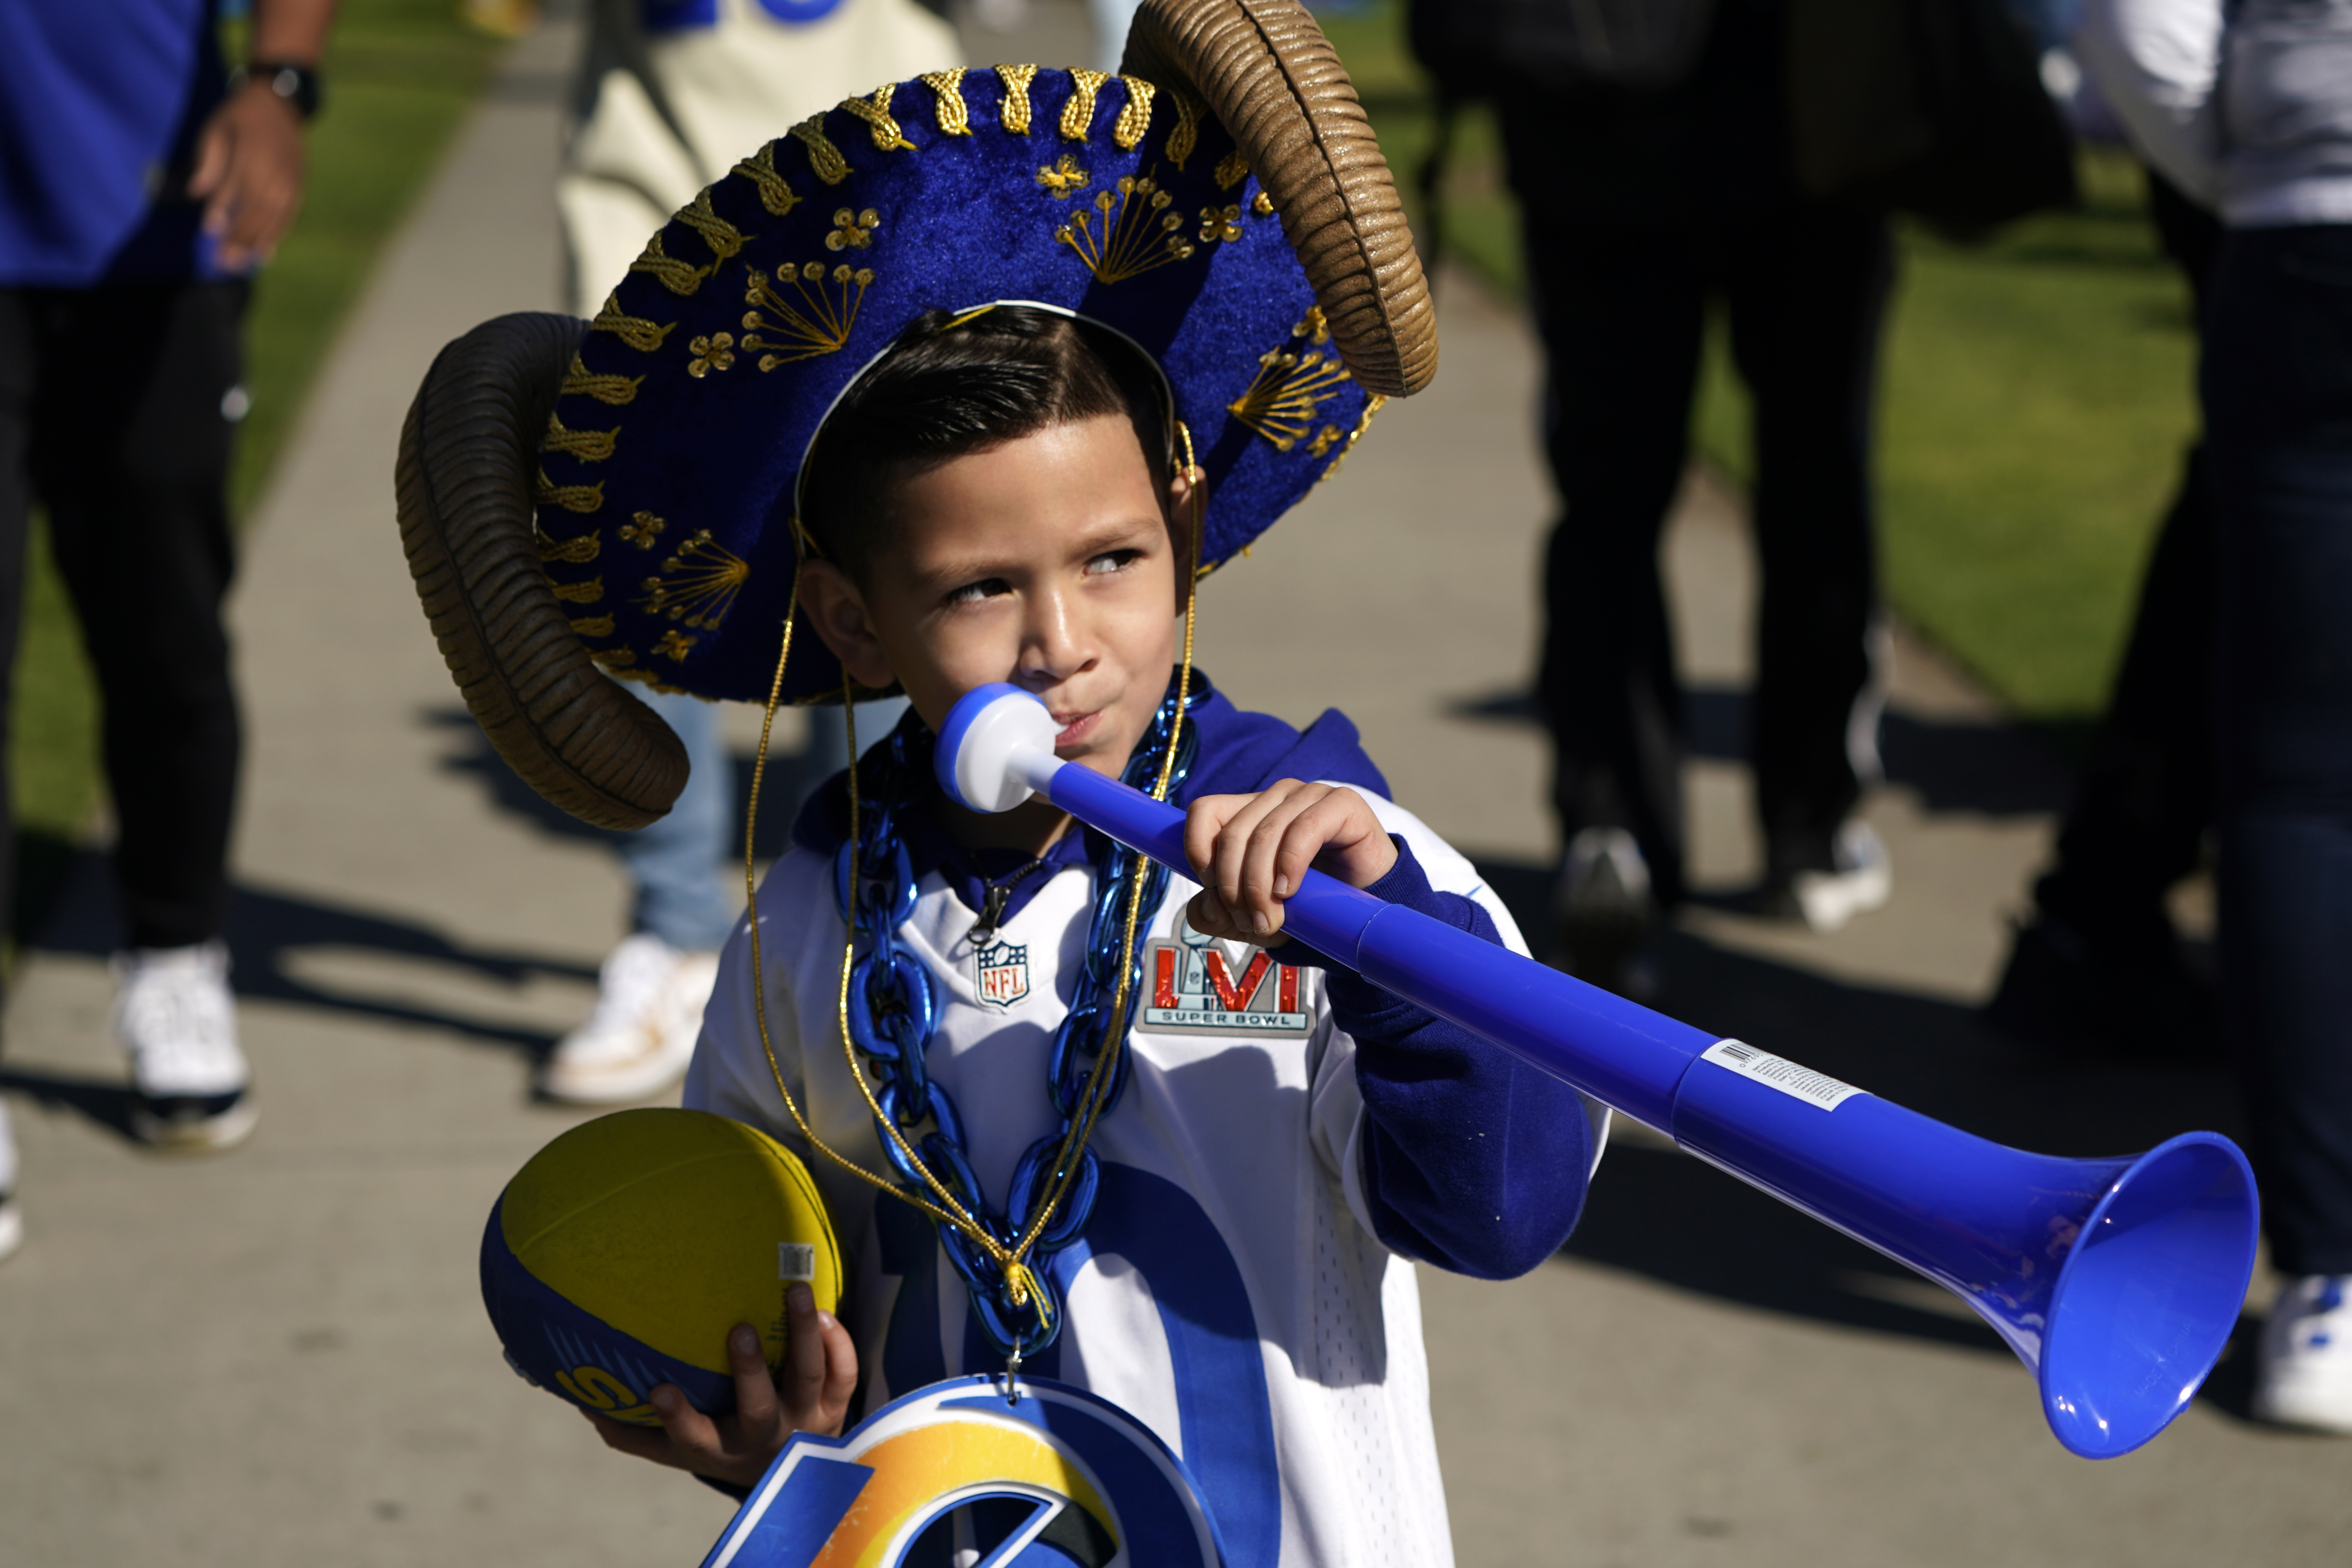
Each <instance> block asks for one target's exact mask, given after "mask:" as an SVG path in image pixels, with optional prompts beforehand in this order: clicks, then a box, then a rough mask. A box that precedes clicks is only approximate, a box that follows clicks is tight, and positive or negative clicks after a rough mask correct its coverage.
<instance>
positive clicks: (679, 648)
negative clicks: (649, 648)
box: [654, 626, 702, 664]
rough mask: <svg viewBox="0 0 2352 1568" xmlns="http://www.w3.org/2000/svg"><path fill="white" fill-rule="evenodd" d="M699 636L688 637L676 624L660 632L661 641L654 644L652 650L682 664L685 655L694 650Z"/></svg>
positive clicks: (684, 660)
mask: <svg viewBox="0 0 2352 1568" xmlns="http://www.w3.org/2000/svg"><path fill="white" fill-rule="evenodd" d="M701 640H702V639H700V638H699V637H688V635H687V634H686V633H684V632H682V631H679V630H678V629H677V627H676V626H672V627H670V628H669V630H667V631H666V632H664V633H662V635H661V641H659V642H657V643H656V644H654V652H655V653H656V654H658V655H659V656H661V657H662V658H667V659H668V660H670V661H671V662H673V663H676V664H684V663H685V662H686V656H687V655H688V654H689V653H691V652H693V651H694V645H695V644H696V643H698V642H699V641H701Z"/></svg>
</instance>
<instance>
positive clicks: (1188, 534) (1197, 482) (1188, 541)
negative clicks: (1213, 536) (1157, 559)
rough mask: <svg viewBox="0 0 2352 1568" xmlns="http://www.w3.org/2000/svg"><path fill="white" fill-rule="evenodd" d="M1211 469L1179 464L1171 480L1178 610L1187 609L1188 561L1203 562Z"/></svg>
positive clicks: (1171, 537) (1170, 528) (1170, 529)
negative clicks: (1202, 542)
mask: <svg viewBox="0 0 2352 1568" xmlns="http://www.w3.org/2000/svg"><path fill="white" fill-rule="evenodd" d="M1208 479H1209V476H1208V473H1207V471H1206V470H1205V469H1202V468H1198V467H1194V468H1179V469H1177V470H1176V475H1175V477H1174V478H1173V479H1170V480H1169V481H1168V542H1169V543H1170V544H1171V546H1173V547H1174V549H1175V552H1176V613H1177V614H1178V615H1181V614H1183V613H1184V595H1185V590H1186V589H1188V588H1190V587H1191V586H1192V584H1189V583H1187V582H1185V581H1184V564H1185V563H1186V562H1188V561H1189V562H1191V563H1192V564H1193V565H1195V566H1198V565H1199V564H1200V560H1199V555H1200V543H1201V540H1202V527H1203V525H1204V524H1205V523H1206V522H1207V521H1208V519H1207V517H1206V515H1205V513H1206V510H1207V506H1208V500H1209V486H1208Z"/></svg>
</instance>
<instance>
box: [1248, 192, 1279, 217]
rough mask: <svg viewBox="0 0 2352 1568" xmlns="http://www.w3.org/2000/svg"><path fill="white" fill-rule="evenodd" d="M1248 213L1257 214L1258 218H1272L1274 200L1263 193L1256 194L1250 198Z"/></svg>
mask: <svg viewBox="0 0 2352 1568" xmlns="http://www.w3.org/2000/svg"><path fill="white" fill-rule="evenodd" d="M1250 211H1252V212H1254V213H1255V214H1257V216H1260V217H1272V216H1274V198H1273V197H1272V196H1270V195H1266V194H1265V192H1264V191H1260V192H1258V194H1257V195H1254V196H1252V197H1251V198H1250Z"/></svg>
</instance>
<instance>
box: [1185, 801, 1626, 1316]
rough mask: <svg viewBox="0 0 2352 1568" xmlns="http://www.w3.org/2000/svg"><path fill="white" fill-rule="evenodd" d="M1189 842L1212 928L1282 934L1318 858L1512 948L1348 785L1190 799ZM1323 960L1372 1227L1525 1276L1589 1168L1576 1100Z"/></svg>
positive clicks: (1453, 1262)
mask: <svg viewBox="0 0 2352 1568" xmlns="http://www.w3.org/2000/svg"><path fill="white" fill-rule="evenodd" d="M1185 849H1186V852H1187V854H1188V855H1189V856H1190V857H1191V858H1192V864H1193V865H1194V866H1195V867H1196V868H1200V875H1201V879H1202V892H1201V894H1200V896H1199V897H1197V898H1195V899H1194V900H1192V906H1191V908H1190V909H1188V910H1187V911H1186V915H1185V918H1186V920H1187V921H1190V922H1191V924H1192V929H1193V930H1195V931H1200V932H1202V934H1204V935H1208V936H1213V937H1223V938H1228V939H1236V938H1237V939H1240V940H1243V941H1249V942H1261V943H1263V942H1268V941H1269V940H1270V939H1271V940H1279V933H1280V931H1281V927H1282V910H1281V904H1282V900H1284V899H1286V898H1287V897H1288V896H1289V893H1290V891H1291V889H1293V888H1295V887H1297V885H1298V882H1299V879H1300V877H1301V875H1302V874H1303V873H1304V872H1305V870H1306V869H1307V867H1308V866H1309V865H1314V866H1315V867H1316V868H1318V869H1320V870H1322V871H1324V872H1326V873H1328V874H1329V875H1332V876H1336V877H1338V878H1339V879H1340V880H1342V881H1345V882H1347V883H1348V884H1349V886H1351V887H1357V888H1361V889H1364V890H1366V891H1368V892H1370V893H1371V894H1372V895H1373V896H1374V897H1375V898H1379V899H1381V900H1385V901H1387V902H1390V903H1395V904H1402V905H1404V906H1405V907H1406V908H1408V909H1412V910H1419V911H1420V912H1421V913H1423V914H1425V915H1429V916H1431V917H1432V918H1433V919H1436V920H1441V921H1445V922H1446V923H1447V924H1449V925H1452V926H1454V927H1455V928H1456V929H1458V930H1462V931H1469V932H1470V933H1471V934H1473V935H1475V936H1476V937H1478V938H1480V939H1481V940H1483V941H1486V942H1494V943H1495V944H1496V945H1497V946H1502V945H1505V944H1504V942H1503V940H1502V932H1501V931H1500V928H1498V927H1497V926H1496V923H1495V921H1494V918H1493V917H1492V916H1490V915H1489V914H1488V913H1487V912H1486V910H1485V909H1483V908H1482V907H1480V906H1479V904H1478V903H1477V901H1476V900H1473V899H1469V898H1465V897H1464V896H1462V895H1460V894H1458V893H1445V892H1439V891H1437V890H1436V889H1433V888H1432V887H1431V886H1430V882H1429V878H1428V877H1427V875H1426V874H1425V873H1424V872H1423V869H1422V867H1421V864H1420V862H1419V861H1418V860H1417V859H1415V858H1414V857H1413V854H1412V850H1411V849H1410V848H1409V847H1407V846H1406V844H1405V841H1404V840H1403V839H1402V838H1399V837H1391V835H1390V834H1389V832H1388V831H1387V829H1386V828H1384V827H1383V826H1381V822H1380V819H1379V818H1378V816H1375V815H1374V814H1373V812H1372V810H1371V808H1370V805H1367V804H1366V803H1365V802H1364V800H1363V799H1362V797H1361V796H1360V795H1356V794H1355V792H1353V791H1352V790H1347V789H1341V788H1338V787H1336V786H1334V785H1329V784H1297V783H1296V782H1293V781H1285V782H1283V783H1281V784H1276V785H1274V786H1273V787H1272V788H1270V789H1268V790H1266V791H1265V792H1263V793H1261V794H1259V795H1213V796H1208V797H1205V798H1203V799H1202V800H1199V801H1195V802H1194V803H1193V804H1192V809H1191V812H1190V814H1189V816H1188V819H1187V821H1186V824H1185ZM1317 966H1318V967H1319V968H1322V969H1323V970H1324V973H1325V982H1324V983H1325V985H1326V987H1327V992H1326V994H1328V997H1329V999H1330V1004H1331V1012H1332V1018H1333V1021H1334V1022H1335V1023H1336V1024H1337V1025H1338V1026H1339V1028H1340V1029H1341V1030H1343V1031H1344V1032H1345V1033H1346V1034H1347V1035H1348V1036H1349V1037H1350V1038H1351V1039H1352V1040H1353V1041H1354V1045H1355V1057H1354V1070H1355V1083H1356V1090H1357V1093H1358V1095H1359V1096H1360V1100H1361V1102H1362V1106H1363V1121H1362V1124H1361V1128H1360V1131H1359V1132H1358V1134H1357V1136H1356V1138H1355V1140H1354V1147H1355V1148H1356V1150H1357V1153H1356V1155H1355V1160H1356V1169H1355V1171H1354V1172H1353V1173H1352V1174H1353V1176H1354V1178H1355V1182H1356V1183H1357V1184H1358V1186H1359V1190H1360V1194H1361V1197H1362V1199H1363V1205H1364V1210H1365V1215H1366V1217H1367V1218H1369V1220H1370V1224H1371V1226H1372V1233H1373V1234H1374V1235H1375V1236H1377V1237H1379V1238H1380V1240H1381V1243H1382V1244H1383V1245H1385V1246H1386V1247H1390V1248H1391V1250H1393V1251H1396V1252H1400V1253H1402V1254H1404V1255H1405V1256H1406V1257H1409V1258H1418V1259H1421V1260H1422V1261H1424V1262H1428V1263H1432V1264H1434V1265H1436V1266H1437V1267H1438V1268H1444V1269H1448V1270H1450V1271H1452V1272H1454V1273H1457V1274H1466V1275H1471V1276H1473V1277H1475V1278H1478V1279H1511V1278H1514V1277H1516V1276H1517V1275H1521V1274H1525V1273H1526V1272H1528V1270H1529V1269H1531V1268H1535V1267H1536V1266H1537V1265H1538V1264H1539V1263H1541V1262H1542V1261H1543V1260H1544V1259H1545V1258H1549V1257H1550V1256H1551V1255H1552V1254H1553V1253H1554V1252H1556V1251H1558V1250H1559V1247H1560V1244H1561V1243H1563V1242H1565V1241H1566V1240H1567V1239H1568V1235H1569V1232H1570V1230H1572V1229H1573V1228H1574V1227H1575V1225H1576V1218H1577V1215H1578V1214H1579V1213H1580V1212H1581V1210H1582V1208H1583V1205H1584V1190H1585V1181H1586V1177H1587V1175H1588V1174H1589V1173H1590V1172H1591V1168H1592V1156H1593V1152H1594V1149H1593V1144H1594V1134H1593V1128H1592V1123H1591V1121H1589V1120H1588V1118H1587V1116H1586V1113H1585V1108H1584V1101H1583V1098H1582V1097H1581V1096H1580V1095H1579V1094H1578V1093H1577V1092H1576V1090H1575V1089H1571V1088H1570V1087H1569V1086H1568V1085H1567V1084H1565V1083H1562V1082H1560V1081H1559V1079H1554V1078H1552V1077H1550V1076H1549V1075H1548V1074H1545V1073H1541V1072H1538V1071H1537V1070H1536V1069H1535V1068H1530V1067H1528V1066H1526V1065H1525V1064H1523V1063H1521V1062H1519V1061H1518V1060H1517V1058H1513V1057H1511V1056H1509V1055H1508V1054H1507V1053H1506V1052H1504V1051H1502V1050H1500V1049H1498V1048H1496V1047H1494V1046H1491V1045H1489V1044H1487V1043H1486V1041H1484V1040H1481V1039H1479V1038H1478V1037H1476V1036H1475V1035H1473V1034H1471V1033H1470V1032H1469V1031H1467V1030H1466V1029H1463V1028H1461V1027H1459V1026H1455V1025H1454V1024H1450V1023H1448V1022H1446V1021H1445V1020H1444V1019H1443V1018H1440V1017H1438V1016H1436V1015H1434V1014H1433V1013H1429V1012H1425V1011H1423V1009H1422V1008H1420V1007H1417V1006H1415V1005H1412V1003H1409V1002H1406V1001H1403V1000H1402V999H1401V998H1399V997H1397V996H1394V995H1392V994H1390V993H1389V992H1386V991H1384V990H1382V989H1381V988H1380V987H1379V986H1377V985H1374V984H1371V983H1370V981H1368V980H1365V979H1363V978H1362V977H1361V976H1360V975H1358V974H1356V973H1354V972H1352V971H1350V970H1348V969H1345V968H1343V967H1341V966H1340V965H1339V964H1336V963H1318V965H1317ZM1343 1179H1346V1173H1343Z"/></svg>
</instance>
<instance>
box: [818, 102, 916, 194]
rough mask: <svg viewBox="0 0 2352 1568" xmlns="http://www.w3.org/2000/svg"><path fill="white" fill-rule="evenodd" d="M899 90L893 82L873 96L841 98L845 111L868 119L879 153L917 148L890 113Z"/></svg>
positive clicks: (865, 119) (911, 150) (867, 127)
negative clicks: (892, 96)
mask: <svg viewBox="0 0 2352 1568" xmlns="http://www.w3.org/2000/svg"><path fill="white" fill-rule="evenodd" d="M897 91H898V84H897V83H895V82H893V83H892V84H890V85H889V86H887V87H880V88H877V89H874V96H873V97H872V98H845V99H843V100H841V107H842V109H843V110H845V112H847V113H850V114H854V115H856V116H857V118H858V119H860V120H863V121H866V130H867V131H868V132H871V133H872V135H873V137H874V150H875V151H876V152H877V153H900V152H905V153H911V152H913V151H914V150H915V144H914V143H913V142H909V141H908V140H907V138H906V135H905V134H904V133H903V132H900V131H899V129H898V121H897V120H895V119H893V118H892V117H891V114H890V96H891V94H893V93H895V92H897ZM827 183H828V184H830V183H831V182H827Z"/></svg>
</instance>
